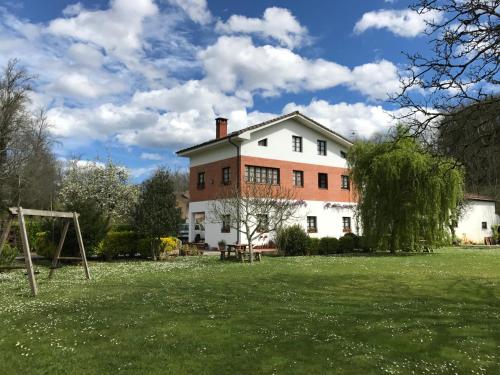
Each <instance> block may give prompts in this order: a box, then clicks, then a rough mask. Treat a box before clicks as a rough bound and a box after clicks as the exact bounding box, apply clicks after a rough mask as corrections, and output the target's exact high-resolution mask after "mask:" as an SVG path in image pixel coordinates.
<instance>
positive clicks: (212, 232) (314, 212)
mask: <svg viewBox="0 0 500 375" xmlns="http://www.w3.org/2000/svg"><path fill="white" fill-rule="evenodd" d="M212 202H213V201H203V202H191V203H190V204H189V217H190V220H189V222H190V241H193V240H194V234H193V233H194V232H193V222H194V220H193V215H194V214H195V213H197V212H205V217H206V221H205V242H206V243H208V244H209V246H210V247H217V243H218V242H219V241H220V240H225V241H226V243H235V242H236V238H237V235H236V230H235V229H231V232H230V233H221V223H216V222H213V221H214V220H213V219H211V218H210V216H211V215H210V209H211V204H212ZM325 203H326V202H320V201H306V206H305V207H302V208H301V209H300V210H299V212H298V213H297V217H298V218H297V220H294V221H291V222H289V223H288V224H289V225H292V224H300V225H302V226H303V228H304V230H307V216H316V217H317V226H318V233H310V234H309V235H310V236H311V237H317V238H321V237H337V238H339V237H342V236H343V235H344V234H345V233H344V232H343V228H342V217H351V228H352V231H353V232H354V233H357V228H356V219H355V217H354V210H353V208H354V207H355V205H354V204H353V205H351V207H350V208H349V207H344V206H346V204H345V203H338V204H339V205H342V206H343V207H338V208H325ZM330 203H335V202H330ZM240 236H241V239H240V242H241V243H246V238H245V236H244V234H240ZM269 239H272V236H269V235H268V236H267V237H265V238H262V239H261V240H260V241H259V240H257V241H256V242H255V244H257V245H258V244H262V243H266V242H268V241H269Z"/></svg>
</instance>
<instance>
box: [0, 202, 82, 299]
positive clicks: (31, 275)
mask: <svg viewBox="0 0 500 375" xmlns="http://www.w3.org/2000/svg"><path fill="white" fill-rule="evenodd" d="M16 216H17V219H18V221H19V232H20V235H21V242H22V246H23V254H24V263H25V265H24V266H22V267H16V266H4V267H2V268H3V269H6V268H10V269H12V268H26V271H27V273H28V281H29V284H30V287H31V292H32V294H33V296H36V295H37V293H38V286H37V283H36V279H35V271H34V269H33V262H32V261H31V252H30V246H29V243H28V232H27V231H26V222H25V216H39V217H52V218H61V219H63V220H64V226H63V230H62V234H61V239H60V240H59V245H58V246H57V249H56V252H55V254H54V257H53V259H52V266H51V268H50V273H49V278H51V277H52V274H53V272H54V270H55V269H56V268H57V267H58V262H59V260H79V261H81V262H82V265H83V269H84V270H85V277H86V278H87V279H90V271H89V266H88V263H87V256H86V255H85V248H84V247H83V240H82V233H81V232H80V224H79V223H78V216H79V214H78V213H76V212H60V211H43V210H30V209H23V208H22V207H11V208H9V218H8V220H7V223H6V226H5V228H4V230H3V233H2V236H1V237H0V255H1V254H2V249H3V246H4V244H5V242H6V241H7V239H8V237H9V232H10V228H11V225H12V222H13V221H14V219H15V217H16ZM71 219H73V223H74V225H75V232H76V238H77V241H78V247H79V249H80V258H78V257H61V250H62V247H63V245H64V240H65V239H66V234H67V233H68V228H69V224H70V221H71Z"/></svg>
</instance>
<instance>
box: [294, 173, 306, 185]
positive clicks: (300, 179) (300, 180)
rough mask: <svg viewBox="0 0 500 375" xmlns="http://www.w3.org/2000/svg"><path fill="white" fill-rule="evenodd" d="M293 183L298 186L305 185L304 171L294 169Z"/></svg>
mask: <svg viewBox="0 0 500 375" xmlns="http://www.w3.org/2000/svg"><path fill="white" fill-rule="evenodd" d="M293 185H294V186H298V187H304V172H303V171H293Z"/></svg>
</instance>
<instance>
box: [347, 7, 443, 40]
mask: <svg viewBox="0 0 500 375" xmlns="http://www.w3.org/2000/svg"><path fill="white" fill-rule="evenodd" d="M442 19H443V14H442V13H440V12H437V11H429V12H426V13H422V14H419V13H418V12H415V11H413V10H409V9H406V10H395V9H390V10H387V9H380V10H375V11H372V12H367V13H365V14H363V16H362V17H361V19H360V20H359V21H358V22H356V25H355V26H354V32H355V33H357V34H361V33H363V32H365V31H366V30H368V29H387V30H389V31H391V32H392V33H393V34H396V35H399V36H403V37H415V36H418V35H420V34H422V33H423V32H424V31H425V30H426V28H427V22H431V21H434V22H440V21H441V20H442Z"/></svg>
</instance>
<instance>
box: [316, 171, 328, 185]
mask: <svg viewBox="0 0 500 375" xmlns="http://www.w3.org/2000/svg"><path fill="white" fill-rule="evenodd" d="M318 187H319V188H320V189H328V174H326V173H318Z"/></svg>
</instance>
